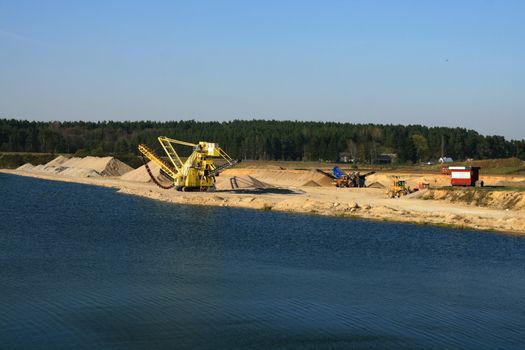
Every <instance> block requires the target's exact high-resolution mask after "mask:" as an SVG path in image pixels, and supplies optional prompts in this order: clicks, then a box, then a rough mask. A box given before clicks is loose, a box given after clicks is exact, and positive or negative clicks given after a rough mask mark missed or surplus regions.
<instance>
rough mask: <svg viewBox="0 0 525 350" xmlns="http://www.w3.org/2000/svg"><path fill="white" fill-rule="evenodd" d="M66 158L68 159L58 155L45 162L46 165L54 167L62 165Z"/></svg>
mask: <svg viewBox="0 0 525 350" xmlns="http://www.w3.org/2000/svg"><path fill="white" fill-rule="evenodd" d="M67 160H68V158H66V157H64V156H58V157H56V158H55V159H53V160H51V161H49V162H47V163H46V166H54V167H56V166H59V165H62V164H63V163H64V162H66V161H67Z"/></svg>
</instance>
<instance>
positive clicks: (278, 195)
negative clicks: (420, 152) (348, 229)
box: [0, 170, 525, 235]
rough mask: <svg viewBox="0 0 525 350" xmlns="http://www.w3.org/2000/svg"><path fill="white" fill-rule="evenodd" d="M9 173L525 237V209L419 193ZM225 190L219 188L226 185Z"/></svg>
mask: <svg viewBox="0 0 525 350" xmlns="http://www.w3.org/2000/svg"><path fill="white" fill-rule="evenodd" d="M0 172H3V173H6V174H14V175H20V176H29V177H35V178H40V179H47V180H53V181H64V182H74V183H81V184H88V185H95V186H104V187H111V188H115V189H117V190H118V192H120V193H124V194H129V195H136V196H142V197H146V198H151V199H155V200H161V201H165V202H170V203H177V204H191V205H211V206H224V207H235V208H249V209H258V210H275V211H282V212H291V213H302V214H315V215H325V216H338V217H356V218H364V219H373V220H384V221H396V222H409V223H417V224H428V225H447V226H448V225H450V226H454V227H462V228H471V229H476V230H491V231H500V232H507V233H514V234H520V235H525V210H523V209H519V210H505V209H494V208H484V207H476V206H471V205H462V204H457V203H450V202H447V201H443V200H423V199H418V198H417V197H418V196H420V194H419V195H417V194H416V195H414V194H413V195H410V196H407V197H406V198H399V199H390V198H386V197H385V190H384V189H373V188H367V189H340V188H335V187H307V186H302V187H294V186H289V187H275V186H272V187H267V188H239V189H235V190H233V189H231V188H229V189H228V188H227V186H225V185H224V184H226V183H229V178H228V176H227V175H226V176H222V175H221V176H222V178H221V180H220V181H219V182H218V189H217V191H215V192H211V193H210V192H208V193H200V192H178V191H175V190H163V189H161V188H158V187H157V186H155V185H154V184H152V183H142V182H134V181H125V180H122V179H120V178H117V177H99V178H76V177H67V176H63V175H56V174H38V173H30V172H25V171H23V170H0ZM221 184H222V186H219V185H221Z"/></svg>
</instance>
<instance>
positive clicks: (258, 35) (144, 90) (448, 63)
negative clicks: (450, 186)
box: [0, 0, 525, 139]
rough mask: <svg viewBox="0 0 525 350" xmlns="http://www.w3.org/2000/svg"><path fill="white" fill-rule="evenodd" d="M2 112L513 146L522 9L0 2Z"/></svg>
mask: <svg viewBox="0 0 525 350" xmlns="http://www.w3.org/2000/svg"><path fill="white" fill-rule="evenodd" d="M0 117H8V118H27V119H32V120H109V119H113V120H137V119H154V120H173V119H190V118H192V119H200V120H231V119H235V118H241V119H252V118H265V119H292V120H295V119H297V120H326V121H341V122H372V123H402V124H414V123H417V124H425V125H429V126H434V125H440V126H461V127H466V128H473V129H476V130H478V131H480V132H481V133H483V134H499V135H504V136H506V137H508V138H517V139H522V138H525V121H524V120H525V1H520V0H517V1H483V0H478V1H461V0H455V1H421V0H420V1H401V0H397V1H393V0H392V1H373V0H369V1H366V0H362V1H350V0H348V1H307V0H302V1H286V0H281V1H270V0H264V1H250V0H246V1H219V0H216V1H193V0H189V1H179V2H176V1H173V2H172V1H94V0H92V1H52V0H46V1H24V0H11V1H6V0H0Z"/></svg>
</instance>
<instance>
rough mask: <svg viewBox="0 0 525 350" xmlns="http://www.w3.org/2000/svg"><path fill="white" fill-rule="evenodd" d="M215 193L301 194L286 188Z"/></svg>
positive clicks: (216, 191)
mask: <svg viewBox="0 0 525 350" xmlns="http://www.w3.org/2000/svg"><path fill="white" fill-rule="evenodd" d="M215 193H239V194H301V193H304V192H303V191H294V190H290V189H287V188H276V187H266V188H236V189H231V190H230V189H228V190H215Z"/></svg>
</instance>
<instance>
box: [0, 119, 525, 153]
mask: <svg viewBox="0 0 525 350" xmlns="http://www.w3.org/2000/svg"><path fill="white" fill-rule="evenodd" d="M160 135H164V136H169V137H173V138H176V139H181V140H185V141H190V142H197V141H210V142H218V143H219V144H220V145H221V147H222V148H224V149H225V150H226V151H227V152H228V153H229V154H230V155H231V156H232V157H234V158H240V159H254V160H304V161H309V160H313V161H317V160H330V161H337V160H339V158H340V156H341V154H345V155H347V156H348V157H349V158H353V159H355V160H356V161H358V162H361V163H371V162H375V161H376V160H377V157H378V156H379V155H381V154H396V155H397V160H398V161H399V162H401V163H411V162H417V161H430V160H437V159H438V158H439V157H440V156H441V152H442V147H443V146H444V153H445V155H446V156H449V157H452V158H454V159H455V160H464V159H467V158H474V159H488V158H507V157H518V158H520V159H525V140H506V139H505V138H504V137H502V136H485V135H481V134H479V133H478V132H476V131H474V130H468V129H464V128H444V127H426V126H421V125H406V126H405V125H378V124H351V123H335V122H303V121H275V120H233V121H226V122H201V121H195V120H184V121H166V122H156V121H122V122H115V121H103V122H82V121H75V122H35V121H27V120H15V119H0V151H4V152H50V153H73V154H77V155H108V154H111V155H127V156H130V155H132V154H136V153H137V151H136V149H137V145H138V144H139V143H145V144H148V145H149V146H151V147H153V148H158V147H159V145H158V142H157V137H158V136H160Z"/></svg>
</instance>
